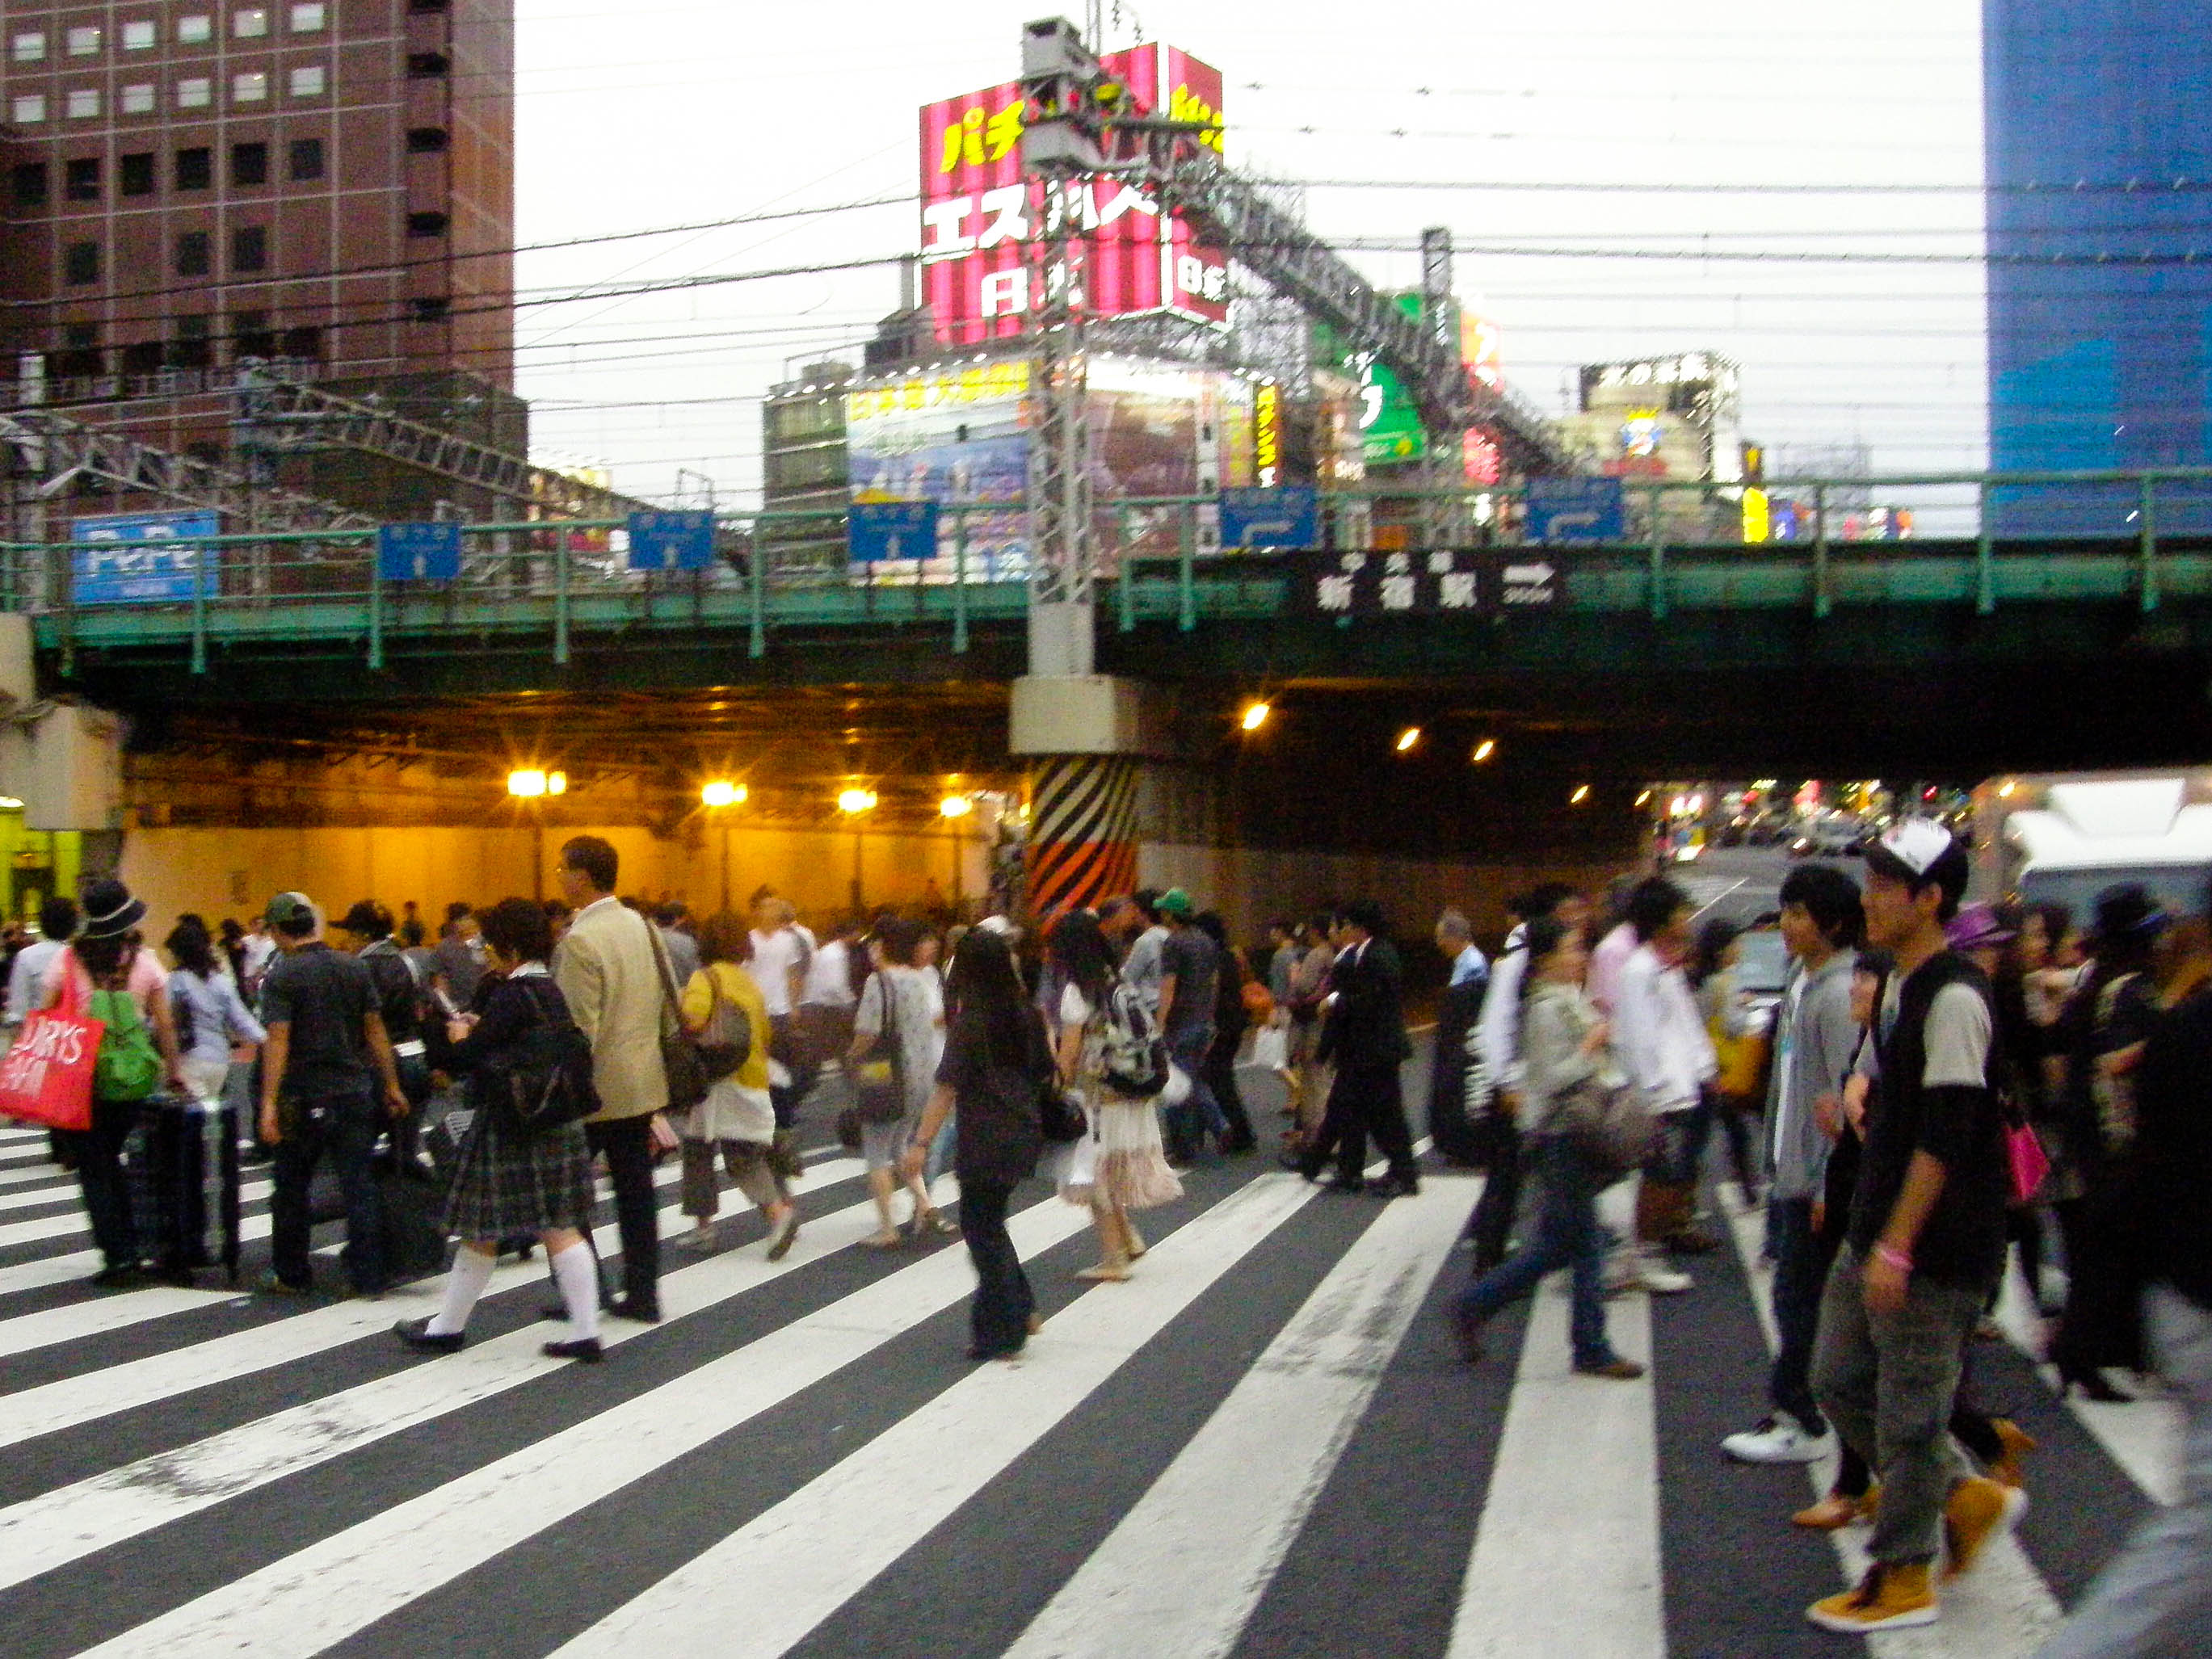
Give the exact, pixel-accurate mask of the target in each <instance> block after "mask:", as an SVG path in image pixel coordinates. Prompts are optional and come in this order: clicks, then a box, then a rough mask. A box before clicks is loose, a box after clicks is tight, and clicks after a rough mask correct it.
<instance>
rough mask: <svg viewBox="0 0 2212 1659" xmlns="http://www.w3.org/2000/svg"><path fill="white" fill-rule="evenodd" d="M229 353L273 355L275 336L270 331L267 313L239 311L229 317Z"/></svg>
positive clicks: (234, 356)
mask: <svg viewBox="0 0 2212 1659" xmlns="http://www.w3.org/2000/svg"><path fill="white" fill-rule="evenodd" d="M230 355H231V356H232V357H233V358H234V359H235V358H239V357H274V356H276V335H275V334H273V333H272V332H270V327H269V313H267V312H265V311H240V312H237V313H233V315H232V317H231V319H230Z"/></svg>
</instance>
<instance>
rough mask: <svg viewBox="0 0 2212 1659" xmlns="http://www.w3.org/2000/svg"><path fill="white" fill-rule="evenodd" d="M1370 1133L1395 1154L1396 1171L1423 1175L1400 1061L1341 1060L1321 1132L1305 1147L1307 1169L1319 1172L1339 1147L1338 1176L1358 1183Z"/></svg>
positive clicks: (1405, 1177) (1406, 1176)
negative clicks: (1408, 1121) (1408, 1123)
mask: <svg viewBox="0 0 2212 1659" xmlns="http://www.w3.org/2000/svg"><path fill="white" fill-rule="evenodd" d="M1370 1135H1372V1136H1374V1137H1375V1145H1376V1147H1377V1148H1378V1149H1379V1150H1380V1151H1381V1152H1382V1153H1383V1157H1385V1158H1389V1160H1390V1173H1391V1174H1392V1175H1394V1176H1397V1177H1398V1178H1399V1179H1400V1180H1401V1181H1415V1180H1418V1179H1419V1176H1420V1171H1419V1168H1418V1167H1417V1166H1416V1165H1415V1164H1414V1163H1413V1132H1412V1131H1411V1130H1410V1129H1408V1128H1407V1127H1406V1105H1405V1102H1404V1101H1403V1100H1402V1099H1401V1097H1400V1094H1399V1086H1398V1068H1397V1066H1395V1064H1393V1065H1379V1066H1378V1065H1375V1064H1372V1063H1351V1064H1347V1063H1346V1062H1344V1061H1341V1060H1340V1061H1339V1062H1338V1063H1337V1067H1336V1080H1335V1081H1334V1083H1332V1084H1331V1085H1329V1091H1328V1113H1327V1115H1325V1116H1323V1117H1322V1121H1321V1133H1319V1134H1317V1135H1316V1136H1315V1137H1314V1141H1313V1145H1312V1146H1309V1147H1307V1148H1306V1154H1305V1169H1306V1172H1307V1174H1309V1175H1318V1174H1320V1173H1321V1168H1322V1164H1326V1163H1328V1159H1329V1154H1330V1153H1331V1152H1334V1154H1335V1155H1336V1174H1337V1179H1338V1180H1340V1181H1342V1182H1347V1183H1352V1184H1356V1183H1357V1182H1358V1181H1359V1180H1360V1172H1361V1171H1362V1170H1364V1169H1365V1168H1366V1167H1367V1138H1368V1136H1370Z"/></svg>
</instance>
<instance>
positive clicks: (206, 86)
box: [177, 75, 215, 109]
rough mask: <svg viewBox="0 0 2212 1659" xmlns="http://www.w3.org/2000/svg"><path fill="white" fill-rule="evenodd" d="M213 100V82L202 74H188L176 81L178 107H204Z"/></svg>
mask: <svg viewBox="0 0 2212 1659" xmlns="http://www.w3.org/2000/svg"><path fill="white" fill-rule="evenodd" d="M214 101H215V83H214V82H211V81H210V80H209V79H208V78H207V76H204V75H188V76H185V78H184V79H183V80H181V81H179V82H177V107H178V108H179V109H205V108H206V107H207V106H209V105H210V104H211V103H213V102H214Z"/></svg>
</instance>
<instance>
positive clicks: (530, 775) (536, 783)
mask: <svg viewBox="0 0 2212 1659" xmlns="http://www.w3.org/2000/svg"><path fill="white" fill-rule="evenodd" d="M567 793H568V774H567V773H566V772H549V771H547V770H546V769H544V767H542V766H525V767H519V768H517V769H515V770H513V771H512V772H509V773H508V774H507V794H508V795H509V796H510V797H511V798H513V799H515V800H519V801H520V802H522V803H523V804H524V805H526V807H527V808H528V810H529V812H530V893H531V896H532V898H539V899H542V898H544V896H545V812H544V805H545V798H546V797H547V796H548V795H565V794H567Z"/></svg>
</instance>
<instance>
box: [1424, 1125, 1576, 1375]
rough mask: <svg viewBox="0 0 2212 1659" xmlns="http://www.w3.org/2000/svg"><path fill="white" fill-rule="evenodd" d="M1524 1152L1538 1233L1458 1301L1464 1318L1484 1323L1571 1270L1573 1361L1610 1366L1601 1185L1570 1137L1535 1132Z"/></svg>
mask: <svg viewBox="0 0 2212 1659" xmlns="http://www.w3.org/2000/svg"><path fill="white" fill-rule="evenodd" d="M1522 1155H1523V1157H1524V1158H1527V1160H1528V1167H1529V1169H1530V1170H1532V1171H1533V1172H1534V1175H1535V1177H1536V1181H1537V1185H1538V1195H1537V1200H1536V1206H1537V1207H1536V1231H1535V1237H1534V1239H1532V1240H1531V1241H1530V1242H1529V1244H1528V1248H1527V1249H1523V1250H1522V1252H1521V1253H1520V1254H1519V1255H1516V1256H1515V1257H1513V1258H1512V1259H1511V1260H1510V1261H1507V1262H1505V1263H1504V1265H1503V1266H1501V1267H1493V1268H1492V1269H1491V1270H1490V1271H1489V1272H1488V1273H1485V1274H1483V1275H1482V1276H1481V1277H1480V1279H1473V1280H1471V1281H1470V1282H1469V1283H1468V1287H1467V1289H1466V1291H1463V1292H1462V1294H1461V1296H1460V1299H1459V1312H1460V1316H1461V1317H1462V1319H1465V1320H1467V1321H1469V1322H1472V1323H1475V1324H1480V1323H1481V1322H1483V1321H1484V1320H1486V1319H1488V1318H1489V1317H1490V1316H1492V1314H1494V1313H1496V1312H1497V1311H1498V1310H1499V1309H1500V1308H1502V1307H1504V1305H1505V1304H1507V1303H1509V1302H1511V1301H1514V1300H1516V1298H1518V1297H1524V1296H1527V1295H1528V1294H1529V1292H1531V1291H1534V1289H1535V1288H1536V1285H1537V1284H1538V1283H1539V1281H1541V1279H1543V1277H1544V1275H1545V1274H1546V1273H1550V1272H1552V1271H1553V1269H1554V1268H1556V1267H1571V1268H1572V1269H1573V1270H1574V1310H1573V1313H1572V1315H1571V1317H1570V1320H1569V1323H1568V1331H1569V1335H1570V1337H1571V1341H1572V1344H1573V1347H1574V1357H1575V1364H1577V1366H1580V1367H1583V1368H1586V1369H1587V1368H1591V1367H1595V1366H1599V1365H1605V1364H1611V1363H1612V1361H1613V1358H1615V1356H1614V1353H1613V1344H1612V1343H1611V1342H1609V1341H1608V1340H1607V1339H1606V1334H1605V1285H1604V1271H1603V1270H1604V1267H1605V1231H1604V1229H1603V1228H1601V1226H1599V1225H1598V1218H1597V1195H1598V1194H1599V1192H1600V1191H1601V1190H1602V1184H1603V1183H1602V1182H1601V1179H1600V1177H1599V1176H1598V1174H1597V1172H1596V1171H1595V1170H1593V1169H1592V1168H1591V1167H1590V1164H1589V1160H1588V1159H1586V1158H1583V1155H1582V1154H1581V1153H1580V1152H1577V1151H1576V1150H1575V1148H1574V1146H1573V1144H1572V1143H1571V1141H1569V1140H1568V1139H1567V1138H1566V1137H1565V1135H1534V1136H1531V1137H1530V1138H1529V1139H1528V1141H1527V1142H1526V1143H1525V1144H1524V1146H1523V1147H1522Z"/></svg>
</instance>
